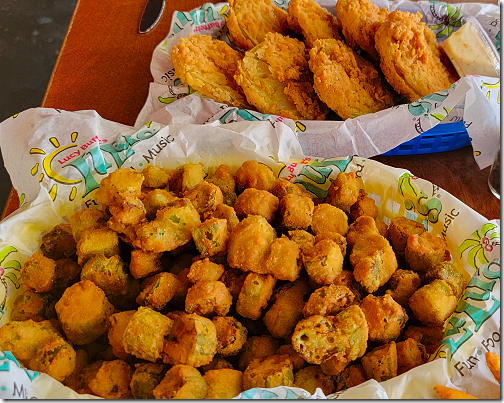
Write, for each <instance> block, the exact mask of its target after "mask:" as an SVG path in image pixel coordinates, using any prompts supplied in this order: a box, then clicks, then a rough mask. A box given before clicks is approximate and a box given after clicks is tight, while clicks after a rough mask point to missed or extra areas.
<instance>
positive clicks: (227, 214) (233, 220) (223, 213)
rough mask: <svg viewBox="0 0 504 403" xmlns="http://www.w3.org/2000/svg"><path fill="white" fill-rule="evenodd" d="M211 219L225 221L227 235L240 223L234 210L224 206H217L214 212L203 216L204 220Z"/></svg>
mask: <svg viewBox="0 0 504 403" xmlns="http://www.w3.org/2000/svg"><path fill="white" fill-rule="evenodd" d="M211 218H223V219H225V220H226V221H227V230H228V232H229V233H231V231H233V229H234V227H236V226H237V225H238V223H239V222H240V219H239V218H238V216H237V215H236V211H235V209H234V208H233V207H230V206H228V205H226V204H219V205H218V206H217V207H216V208H215V210H214V211H210V212H207V213H205V214H203V219H204V220H209V219H211Z"/></svg>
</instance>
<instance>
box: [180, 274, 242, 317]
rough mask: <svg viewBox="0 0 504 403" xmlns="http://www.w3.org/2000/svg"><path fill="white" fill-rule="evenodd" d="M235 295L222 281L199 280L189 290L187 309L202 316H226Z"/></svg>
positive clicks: (186, 300)
mask: <svg viewBox="0 0 504 403" xmlns="http://www.w3.org/2000/svg"><path fill="white" fill-rule="evenodd" d="M232 303H233V297H232V296H231V294H230V292H229V291H228V289H227V288H226V285H225V284H224V283H223V282H222V281H214V280H205V281H198V282H196V283H195V284H193V285H192V286H191V288H189V290H187V295H186V299H185V311H186V312H187V313H196V314H198V315H201V316H214V315H219V316H226V315H227V313H228V312H229V309H230V308H231V304H232Z"/></svg>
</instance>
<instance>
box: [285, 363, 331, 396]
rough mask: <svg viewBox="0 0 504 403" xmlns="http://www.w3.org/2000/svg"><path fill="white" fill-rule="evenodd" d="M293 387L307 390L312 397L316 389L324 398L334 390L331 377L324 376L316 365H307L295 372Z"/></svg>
mask: <svg viewBox="0 0 504 403" xmlns="http://www.w3.org/2000/svg"><path fill="white" fill-rule="evenodd" d="M294 386H295V387H297V388H301V389H304V390H307V391H308V392H310V393H311V394H312V395H313V394H314V393H315V390H316V389H317V388H320V389H322V392H324V394H325V395H326V396H327V395H329V394H331V393H333V392H334V390H335V386H334V380H333V377H332V376H330V375H326V374H324V373H323V372H322V369H321V368H320V366H318V365H308V366H306V367H304V368H301V369H300V370H298V371H296V372H295V373H294Z"/></svg>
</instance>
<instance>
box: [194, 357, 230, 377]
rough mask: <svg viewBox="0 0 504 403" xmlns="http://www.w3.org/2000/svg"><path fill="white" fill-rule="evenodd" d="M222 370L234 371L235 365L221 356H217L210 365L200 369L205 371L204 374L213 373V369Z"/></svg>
mask: <svg viewBox="0 0 504 403" xmlns="http://www.w3.org/2000/svg"><path fill="white" fill-rule="evenodd" d="M222 368H232V369H234V367H233V365H232V364H231V363H230V362H229V361H228V360H227V359H225V358H224V357H221V356H220V355H219V354H215V355H214V358H213V359H212V361H210V363H208V364H206V365H203V366H202V367H200V370H201V371H203V373H205V372H207V371H211V370H213V369H222Z"/></svg>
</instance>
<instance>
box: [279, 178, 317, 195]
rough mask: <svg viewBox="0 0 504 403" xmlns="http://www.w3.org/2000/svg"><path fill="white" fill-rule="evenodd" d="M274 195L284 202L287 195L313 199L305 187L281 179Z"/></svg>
mask: <svg viewBox="0 0 504 403" xmlns="http://www.w3.org/2000/svg"><path fill="white" fill-rule="evenodd" d="M272 193H273V194H274V195H275V196H276V197H278V198H279V199H280V200H282V199H283V198H284V197H285V196H287V195H297V196H306V197H310V198H311V194H310V193H308V192H307V191H306V190H305V189H304V188H303V186H301V185H299V184H297V183H292V182H290V181H289V180H287V179H285V178H279V179H278V181H277V182H276V184H275V187H274V188H273V190H272Z"/></svg>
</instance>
